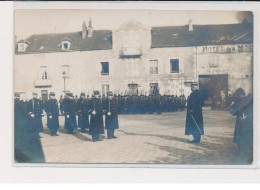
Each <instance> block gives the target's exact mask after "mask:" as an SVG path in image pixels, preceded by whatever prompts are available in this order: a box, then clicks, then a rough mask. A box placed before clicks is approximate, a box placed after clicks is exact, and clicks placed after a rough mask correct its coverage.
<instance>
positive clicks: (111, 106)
mask: <svg viewBox="0 0 260 190" xmlns="http://www.w3.org/2000/svg"><path fill="white" fill-rule="evenodd" d="M107 96H108V100H107V101H106V103H105V106H104V107H105V113H106V118H105V128H106V130H107V138H108V139H111V138H117V137H116V136H115V135H114V133H115V130H116V129H118V128H119V125H118V113H117V103H116V100H115V99H114V98H113V93H112V92H110V91H108V92H107Z"/></svg>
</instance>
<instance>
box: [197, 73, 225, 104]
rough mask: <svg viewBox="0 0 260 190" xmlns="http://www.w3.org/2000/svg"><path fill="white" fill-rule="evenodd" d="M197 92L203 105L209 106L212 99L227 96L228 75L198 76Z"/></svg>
mask: <svg viewBox="0 0 260 190" xmlns="http://www.w3.org/2000/svg"><path fill="white" fill-rule="evenodd" d="M199 90H200V92H201V94H202V97H203V99H204V105H208V106H209V105H211V104H212V100H213V99H214V97H215V98H216V97H217V98H220V97H221V96H222V95H223V94H224V95H225V97H227V95H228V75H227V74H221V75H199Z"/></svg>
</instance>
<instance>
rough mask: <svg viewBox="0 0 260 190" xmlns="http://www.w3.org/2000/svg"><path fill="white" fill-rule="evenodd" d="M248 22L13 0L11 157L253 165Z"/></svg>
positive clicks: (245, 16) (231, 15)
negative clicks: (22, 4) (24, 4)
mask: <svg viewBox="0 0 260 190" xmlns="http://www.w3.org/2000/svg"><path fill="white" fill-rule="evenodd" d="M253 21H254V15H253V13H252V12H250V11H232V10H230V11H228V10H225V11H224V10H220V11H217V10H215V11H213V10H201V11H200V10H189V11H188V10H149V9H143V10H141V9H136V10H135V9H127V10H126V9H124V10H120V9H105V10H102V9H15V10H14V39H15V40H14V71H13V73H14V74H13V75H14V118H13V119H14V130H13V131H14V134H13V136H14V137H13V138H14V143H13V152H14V153H13V154H14V160H13V163H16V164H20V163H21V164H24V163H32V164H34V163H41V164H46V163H49V164H52V163H53V164H86V165H87V164H100V166H101V167H102V164H152V165H154V166H156V165H159V164H160V165H162V164H164V165H251V164H252V163H253V162H254V160H253V65H254V61H253V49H254V48H253V42H254V38H253V37H254V32H253V31H254V22H253Z"/></svg>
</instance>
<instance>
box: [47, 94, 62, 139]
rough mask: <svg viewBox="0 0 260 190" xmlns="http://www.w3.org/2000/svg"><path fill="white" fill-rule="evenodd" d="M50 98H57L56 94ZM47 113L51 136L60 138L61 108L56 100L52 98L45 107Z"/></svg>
mask: <svg viewBox="0 0 260 190" xmlns="http://www.w3.org/2000/svg"><path fill="white" fill-rule="evenodd" d="M50 96H53V97H54V96H55V93H54V92H51V93H50ZM45 112H46V113H47V126H48V128H49V130H50V134H51V136H58V135H57V131H58V129H59V126H60V125H59V106H58V101H57V100H56V99H54V98H53V99H52V98H50V99H49V100H48V101H47V102H46V105H45Z"/></svg>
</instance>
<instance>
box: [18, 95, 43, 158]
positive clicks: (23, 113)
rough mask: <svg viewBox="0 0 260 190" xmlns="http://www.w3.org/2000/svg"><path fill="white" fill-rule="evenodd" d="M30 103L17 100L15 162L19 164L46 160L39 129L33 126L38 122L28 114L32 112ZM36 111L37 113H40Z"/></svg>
mask: <svg viewBox="0 0 260 190" xmlns="http://www.w3.org/2000/svg"><path fill="white" fill-rule="evenodd" d="M16 96H17V95H16ZM29 102H30V101H28V102H26V103H25V102H23V101H21V100H19V99H18V98H16V100H15V161H16V162H19V163H43V162H45V158H44V154H43V151H42V146H41V141H40V139H39V132H38V131H39V129H38V128H37V127H35V125H32V124H35V122H36V121H35V120H32V118H31V116H33V115H31V114H30V115H29V114H28V112H27V111H28V110H30V107H29V106H30V104H29V105H28V103H29ZM34 103H35V101H34ZM27 106H28V109H27ZM36 107H37V106H36ZM36 110H38V108H37V109H36ZM36 110H35V113H38V111H36ZM35 115H36V114H35ZM37 115H38V114H37Z"/></svg>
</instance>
